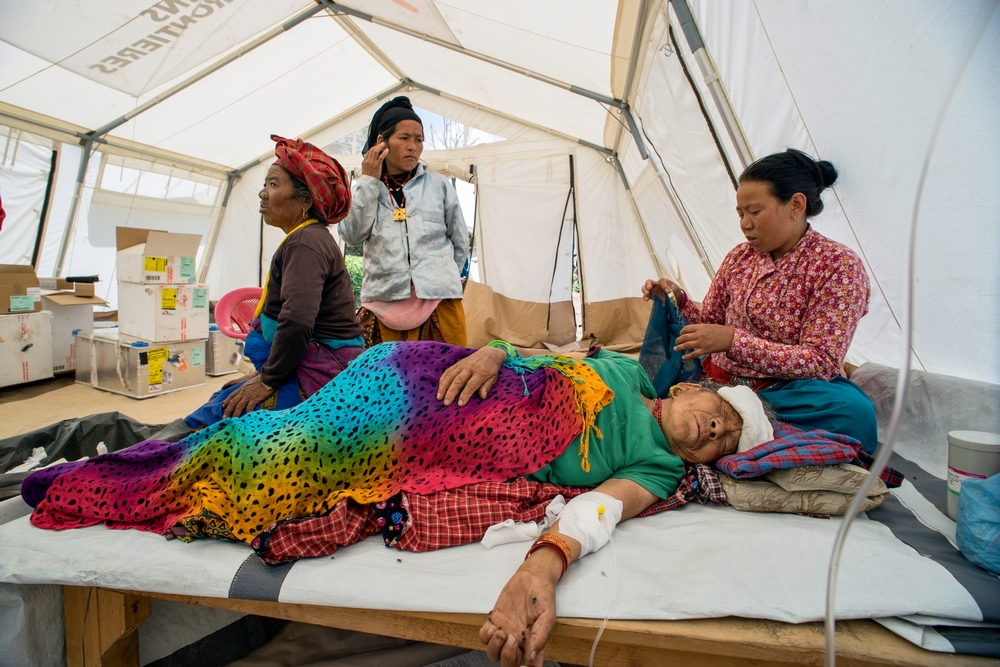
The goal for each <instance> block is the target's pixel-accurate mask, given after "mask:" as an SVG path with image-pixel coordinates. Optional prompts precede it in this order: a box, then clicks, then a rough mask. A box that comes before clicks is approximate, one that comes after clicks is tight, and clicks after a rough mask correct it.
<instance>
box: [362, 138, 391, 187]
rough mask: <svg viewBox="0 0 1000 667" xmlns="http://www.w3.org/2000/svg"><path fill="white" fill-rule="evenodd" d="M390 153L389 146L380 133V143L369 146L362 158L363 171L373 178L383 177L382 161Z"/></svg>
mask: <svg viewBox="0 0 1000 667" xmlns="http://www.w3.org/2000/svg"><path fill="white" fill-rule="evenodd" d="M388 154H389V147H388V146H387V145H386V144H385V142H384V141H382V136H381V135H379V138H378V143H377V144H375V145H374V146H372V147H371V148H369V149H368V152H367V153H365V157H364V159H362V160H361V173H362V174H364V175H365V176H371V177H372V178H382V162H383V160H385V156H386V155H388Z"/></svg>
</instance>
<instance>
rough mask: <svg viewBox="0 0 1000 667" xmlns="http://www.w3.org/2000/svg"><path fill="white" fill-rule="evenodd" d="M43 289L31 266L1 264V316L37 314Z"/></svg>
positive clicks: (40, 306)
mask: <svg viewBox="0 0 1000 667" xmlns="http://www.w3.org/2000/svg"><path fill="white" fill-rule="evenodd" d="M41 309H42V289H41V288H40V287H39V286H38V278H37V277H35V267H33V266H31V265H30V264H24V265H21V264H0V315H15V314H18V313H37V312H38V311H40V310H41Z"/></svg>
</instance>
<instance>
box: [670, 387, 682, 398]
mask: <svg viewBox="0 0 1000 667" xmlns="http://www.w3.org/2000/svg"><path fill="white" fill-rule="evenodd" d="M680 390H681V386H680V385H679V384H675V385H674V386H673V387H671V388H670V391H668V392H667V398H677V394H678V392H680Z"/></svg>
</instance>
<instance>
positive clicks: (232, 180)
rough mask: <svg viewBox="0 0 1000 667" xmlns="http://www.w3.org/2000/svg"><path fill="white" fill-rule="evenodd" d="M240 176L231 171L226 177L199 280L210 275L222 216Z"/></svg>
mask: <svg viewBox="0 0 1000 667" xmlns="http://www.w3.org/2000/svg"><path fill="white" fill-rule="evenodd" d="M238 180H240V176H239V175H237V174H236V173H235V172H230V173H229V176H228V177H227V178H226V189H225V192H224V193H223V195H222V203H221V204H219V210H218V211H216V213H215V219H214V220H212V228H211V229H210V230H209V231H208V240H207V241H206V242H205V253H204V254H203V255H202V256H201V266H199V267H198V282H199V283H204V282H205V278H206V277H208V267H209V266H211V264H212V255H214V254H215V244H216V242H218V240H219V230H221V229H222V218H223V217H225V215H226V206H228V205H229V195H230V194H232V192H233V186H234V185H235V184H236V181H238Z"/></svg>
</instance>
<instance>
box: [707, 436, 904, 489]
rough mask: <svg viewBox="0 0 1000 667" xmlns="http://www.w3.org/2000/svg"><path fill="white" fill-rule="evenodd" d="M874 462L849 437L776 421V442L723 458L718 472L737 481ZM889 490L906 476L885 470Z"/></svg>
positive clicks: (718, 464) (857, 443) (720, 460)
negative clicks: (793, 470) (792, 470)
mask: <svg viewBox="0 0 1000 667" xmlns="http://www.w3.org/2000/svg"><path fill="white" fill-rule="evenodd" d="M873 462H874V458H872V456H871V455H870V454H867V453H865V451H864V450H862V449H861V443H860V442H858V441H857V440H855V439H854V438H851V437H849V436H846V435H840V434H838V433H831V432H829V431H803V430H802V429H799V428H796V427H794V426H790V425H789V424H784V423H781V422H774V440H771V441H770V442H766V443H764V444H763V445H758V446H757V447H754V448H753V449H750V450H748V451H746V452H743V453H742V454H730V455H729V456H723V457H722V458H721V459H719V460H718V461H716V462H715V468H716V470H719V471H721V472H723V473H725V474H727V475H729V476H730V477H733V478H736V479H753V478H754V477H761V476H762V475H766V474H767V473H769V472H773V471H775V470H781V469H784V468H800V467H802V466H824V465H837V464H840V463H852V464H854V465H857V466H860V467H862V468H864V469H865V470H867V469H868V468H869V467H870V466H871V464H872V463H873ZM879 477H880V478H881V479H882V481H883V482H885V484H886V486H888V487H889V488H895V487H898V486H899V485H900V484H901V483H902V481H903V475H902V474H901V473H899V472H898V471H896V470H893V469H892V468H889V467H886V469H885V470H883V471H882V474H881V475H879Z"/></svg>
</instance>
